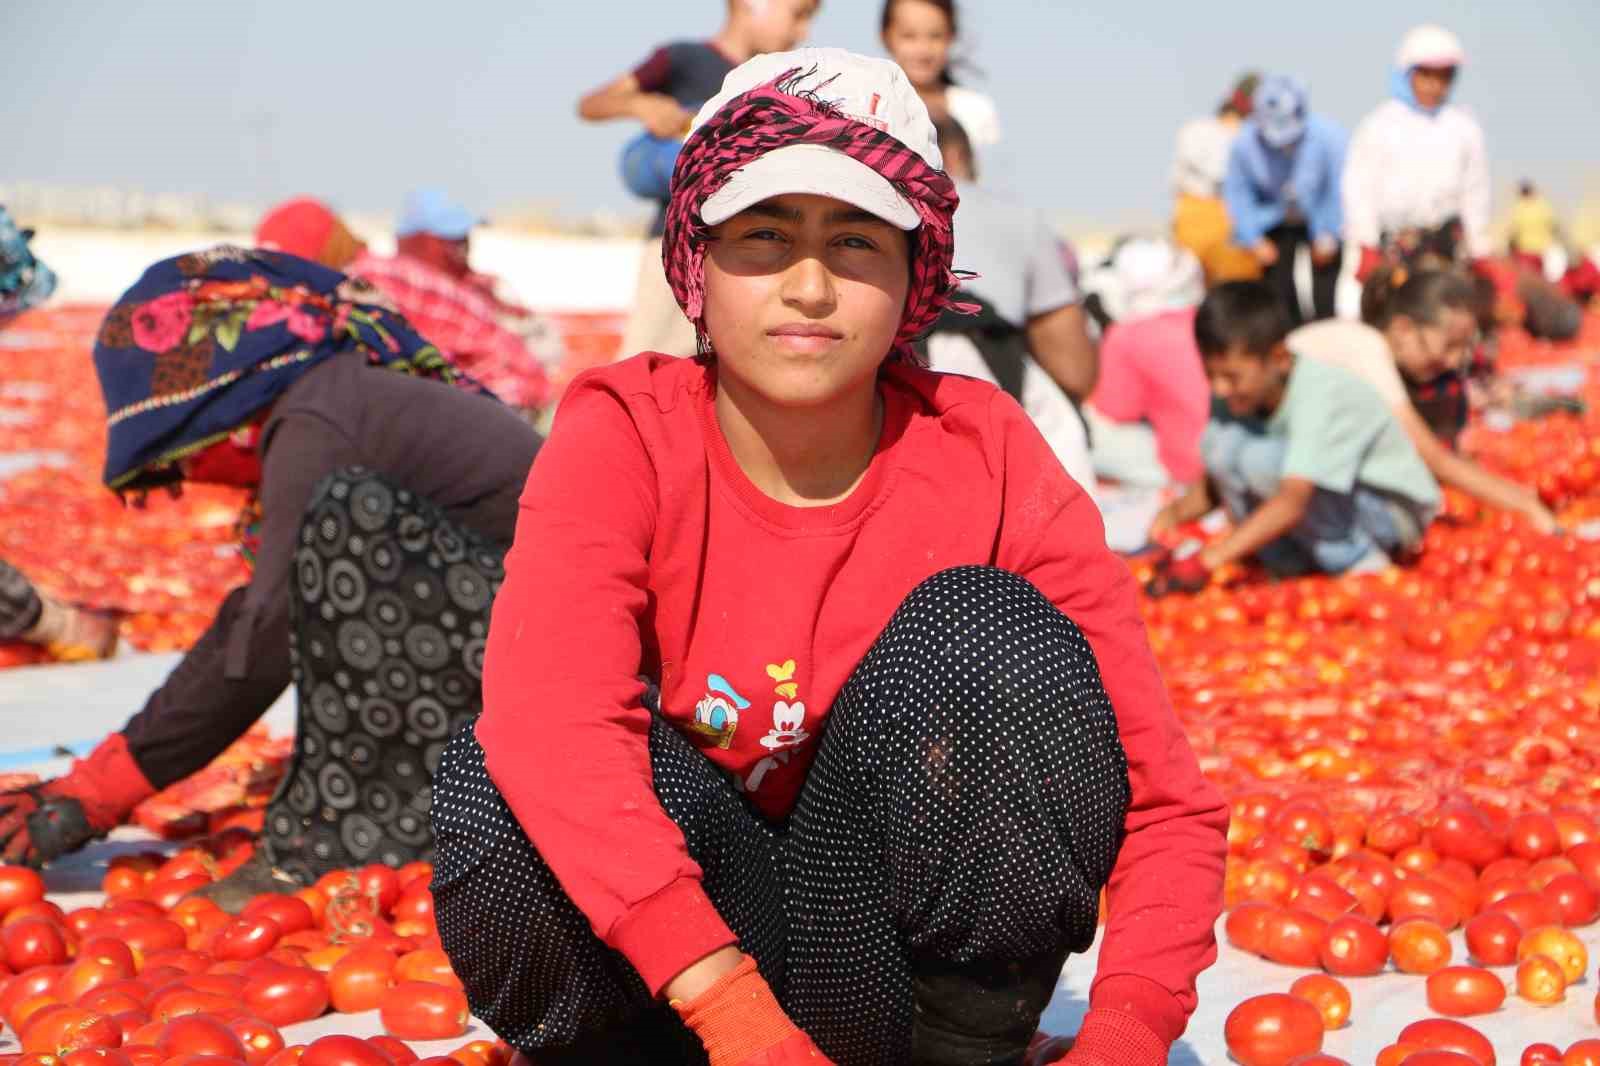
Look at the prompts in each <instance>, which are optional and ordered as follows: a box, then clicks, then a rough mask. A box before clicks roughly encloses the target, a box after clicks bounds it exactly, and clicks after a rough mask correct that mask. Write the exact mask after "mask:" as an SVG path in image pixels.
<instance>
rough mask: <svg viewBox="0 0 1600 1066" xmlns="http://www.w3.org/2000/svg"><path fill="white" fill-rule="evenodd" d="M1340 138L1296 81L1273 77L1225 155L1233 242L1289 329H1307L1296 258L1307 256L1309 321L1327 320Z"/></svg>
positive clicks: (1335, 259) (1337, 258)
mask: <svg viewBox="0 0 1600 1066" xmlns="http://www.w3.org/2000/svg"><path fill="white" fill-rule="evenodd" d="M1344 153H1345V133H1344V130H1343V129H1341V128H1340V127H1339V125H1338V124H1337V123H1335V122H1333V121H1331V120H1330V119H1328V118H1325V117H1324V116H1322V115H1318V114H1314V113H1313V112H1312V111H1311V108H1310V95H1309V93H1308V92H1307V91H1306V87H1305V85H1304V84H1303V83H1301V82H1300V81H1299V80H1298V79H1295V78H1290V77H1286V76H1284V75H1273V76H1271V77H1269V78H1267V79H1266V80H1264V81H1263V82H1262V83H1261V85H1260V87H1258V88H1257V89H1256V93H1255V107H1254V109H1253V110H1252V112H1251V115H1250V117H1249V118H1248V119H1246V120H1245V123H1244V127H1243V128H1242V129H1241V131H1240V133H1239V136H1238V137H1236V138H1235V139H1234V142H1233V147H1232V150H1231V151H1230V153H1229V155H1228V172H1227V176H1226V177H1225V178H1224V179H1223V183H1222V198H1223V201H1224V202H1225V203H1226V204H1227V207H1228V217H1229V218H1230V219H1231V220H1232V221H1233V241H1234V244H1236V245H1238V246H1239V247H1240V248H1244V249H1247V250H1248V251H1249V252H1250V254H1251V255H1253V256H1255V258H1256V261H1257V262H1259V263H1260V264H1261V267H1262V269H1263V270H1264V271H1265V274H1266V281H1267V284H1269V285H1271V286H1272V287H1273V289H1274V290H1276V291H1277V293H1278V295H1279V297H1280V298H1281V299H1282V300H1283V305H1284V307H1285V308H1287V309H1288V311H1289V319H1290V321H1291V322H1293V323H1294V324H1295V325H1299V324H1300V323H1301V322H1304V321H1306V319H1307V315H1306V314H1305V312H1304V310H1303V307H1302V301H1301V299H1300V292H1299V289H1298V287H1297V286H1296V284H1295V255H1296V253H1298V252H1299V250H1300V248H1301V247H1302V246H1306V247H1308V248H1309V249H1310V253H1311V306H1312V313H1311V315H1310V316H1309V317H1310V318H1312V319H1319V318H1331V317H1332V316H1333V310H1334V308H1333V295H1334V285H1335V283H1336V282H1337V281H1338V280H1339V264H1340V263H1341V261H1342V258H1343V257H1342V256H1341V254H1340V244H1339V238H1340V233H1341V231H1342V229H1343V221H1344V220H1343V214H1342V211H1341V207H1340V178H1341V175H1342V174H1343V172H1344Z"/></svg>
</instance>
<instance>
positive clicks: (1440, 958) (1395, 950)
mask: <svg viewBox="0 0 1600 1066" xmlns="http://www.w3.org/2000/svg"><path fill="white" fill-rule="evenodd" d="M1452 951H1453V948H1452V947H1451V945H1450V937H1449V935H1448V934H1446V933H1445V931H1444V928H1443V927H1442V926H1440V925H1439V924H1438V923H1437V922H1433V921H1429V920H1428V919H1426V918H1408V919H1406V920H1405V921H1403V922H1396V923H1395V924H1394V925H1393V926H1391V927H1390V929H1389V955H1390V957H1391V958H1393V959H1394V965H1395V968H1396V969H1398V970H1399V971H1400V972H1401V973H1415V974H1430V973H1434V972H1436V971H1438V970H1440V969H1442V968H1444V967H1445V966H1448V965H1449V964H1450V955H1451V952H1452Z"/></svg>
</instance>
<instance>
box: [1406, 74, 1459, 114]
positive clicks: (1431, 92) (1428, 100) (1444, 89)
mask: <svg viewBox="0 0 1600 1066" xmlns="http://www.w3.org/2000/svg"><path fill="white" fill-rule="evenodd" d="M1455 80H1456V68H1455V67H1412V68H1411V95H1413V96H1415V97H1416V98H1417V103H1418V104H1420V105H1421V106H1423V107H1425V108H1427V109H1428V110H1429V111H1432V110H1433V109H1434V108H1436V107H1438V106H1440V105H1441V104H1443V103H1444V101H1445V97H1447V96H1449V95H1450V86H1451V84H1452V83H1454V82H1455Z"/></svg>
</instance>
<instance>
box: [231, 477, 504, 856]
mask: <svg viewBox="0 0 1600 1066" xmlns="http://www.w3.org/2000/svg"><path fill="white" fill-rule="evenodd" d="M501 564H502V554H501V552H500V550H498V549H496V548H495V547H493V546H492V545H491V544H490V543H489V542H488V541H486V540H484V539H483V538H481V537H479V536H478V535H477V534H475V533H473V532H472V531H471V530H467V529H464V528H462V527H460V526H457V525H455V524H454V523H452V522H450V521H449V520H448V519H446V518H445V517H444V516H443V515H442V514H441V513H440V512H439V510H438V509H437V508H435V507H434V506H433V504H431V503H429V502H428V501H427V500H425V499H420V498H418V497H417V496H416V495H414V494H413V493H411V492H409V491H408V490H406V489H403V488H398V487H396V486H395V485H394V484H393V483H392V482H390V481H388V480H387V479H385V478H383V477H381V476H380V475H377V474H374V473H371V472H369V471H364V470H360V469H348V470H342V471H340V472H338V473H336V474H333V475H331V476H330V477H329V478H328V479H327V480H325V481H324V482H323V483H322V484H321V485H319V486H318V488H317V490H316V492H315V493H313V495H312V500H311V504H310V506H309V507H308V509H307V514H306V521H305V525H304V526H302V528H301V531H300V547H299V548H298V550H297V551H296V553H295V586H296V588H295V596H294V597H293V599H292V600H291V606H290V618H291V625H290V644H289V647H290V656H291V661H292V663H293V671H294V684H295V695H296V698H297V703H298V718H297V725H296V730H297V735H296V742H295V750H294V757H293V761H292V763H291V764H290V766H289V767H288V769H287V771H286V774H285V777H284V782H283V784H282V786H280V788H279V790H278V793H277V794H276V795H275V796H274V797H273V800H272V803H271V804H270V805H269V807H268V809H267V818H266V824H265V827H264V830H263V834H262V839H263V841H264V842H265V845H266V848H267V852H268V856H269V858H270V859H271V861H272V862H273V864H274V865H276V866H278V867H280V868H281V869H283V870H284V871H285V872H287V873H289V874H291V875H293V876H294V877H295V878H296V879H297V880H300V881H302V882H303V883H309V882H310V881H312V880H315V879H316V878H317V877H319V876H321V875H322V874H324V873H326V872H328V871H329V870H333V869H337V868H339V867H344V866H358V865H363V864H365V863H369V862H383V863H388V864H390V865H399V864H401V863H405V862H409V861H411V860H414V859H431V858H432V856H433V831H432V826H431V825H430V823H429V820H428V807H429V804H430V802H431V796H432V793H431V785H432V779H433V772H434V770H435V769H436V768H437V767H438V765H439V756H440V753H441V752H442V751H443V750H444V746H445V743H446V741H447V740H448V739H449V737H450V734H451V733H452V732H454V731H455V730H457V729H458V728H460V726H461V725H462V724H463V723H465V722H467V721H470V720H471V719H472V718H475V717H476V716H477V714H478V712H479V710H480V709H481V707H482V699H483V650H484V643H485V639H486V638H487V636H488V632H489V607H490V604H491V603H492V602H493V600H494V595H495V592H496V591H497V590H498V589H499V587H500V582H501V580H502V579H503V577H504V569H503V567H502V565H501Z"/></svg>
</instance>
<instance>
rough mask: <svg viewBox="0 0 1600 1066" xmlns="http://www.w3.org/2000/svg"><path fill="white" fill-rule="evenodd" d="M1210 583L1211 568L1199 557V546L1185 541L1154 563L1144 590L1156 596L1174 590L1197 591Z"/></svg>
mask: <svg viewBox="0 0 1600 1066" xmlns="http://www.w3.org/2000/svg"><path fill="white" fill-rule="evenodd" d="M1210 583H1211V568H1210V567H1209V566H1207V565H1206V564H1205V562H1204V561H1202V559H1201V558H1200V547H1199V545H1198V544H1197V543H1195V542H1192V541H1190V542H1185V543H1184V544H1183V545H1180V546H1179V547H1178V548H1177V550H1175V551H1173V552H1171V553H1170V554H1168V555H1166V556H1163V557H1162V558H1161V560H1160V561H1159V562H1157V563H1156V572H1155V575H1154V576H1153V577H1151V579H1150V583H1149V584H1148V585H1146V586H1145V591H1146V592H1147V593H1149V594H1150V595H1151V596H1155V597H1157V598H1159V597H1162V596H1166V595H1169V594H1170V593H1174V592H1199V591H1200V590H1201V589H1203V588H1205V587H1206V586H1207V585H1208V584H1210Z"/></svg>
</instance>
